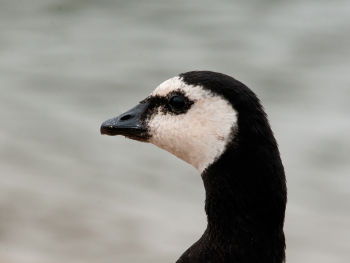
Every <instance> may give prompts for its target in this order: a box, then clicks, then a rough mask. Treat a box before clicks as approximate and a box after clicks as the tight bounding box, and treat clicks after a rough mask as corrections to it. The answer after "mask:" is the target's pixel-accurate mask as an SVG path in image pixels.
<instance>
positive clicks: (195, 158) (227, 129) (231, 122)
mask: <svg viewBox="0 0 350 263" xmlns="http://www.w3.org/2000/svg"><path fill="white" fill-rule="evenodd" d="M174 90H181V91H182V92H184V93H185V95H186V96H187V97H188V98H189V99H190V100H192V101H193V102H194V103H193V105H192V106H191V108H190V109H189V110H188V111H187V112H186V113H184V114H179V115H175V114H171V113H164V112H162V111H158V112H156V113H154V114H153V115H152V117H151V118H150V119H149V121H148V127H149V130H150V134H151V138H150V142H151V143H153V144H155V145H157V146H158V147H160V148H162V149H164V150H167V151H168V152H170V153H172V154H174V155H175V156H177V157H178V158H180V159H182V160H184V161H185V162H188V163H189V164H191V165H193V166H194V167H195V168H197V169H198V170H199V171H200V172H202V171H203V170H204V169H205V168H207V167H208V166H209V165H210V164H212V163H213V162H214V161H215V160H216V159H217V158H219V156H220V155H221V154H222V153H223V152H224V150H225V149H226V146H227V144H228V143H229V142H231V140H232V137H233V136H234V134H233V131H234V129H235V127H236V123H237V113H236V111H235V110H234V109H233V108H232V106H231V104H229V103H228V102H227V101H226V100H225V99H224V98H222V97H221V96H219V95H216V94H213V93H211V92H210V91H207V90H205V89H203V88H202V87H200V86H191V85H187V84H185V83H184V82H183V81H182V80H181V79H180V78H179V77H175V78H172V79H170V80H167V81H165V82H163V83H162V84H161V85H160V86H159V87H158V88H157V89H155V91H154V92H153V93H152V95H158V96H166V95H167V94H168V93H169V92H172V91H174Z"/></svg>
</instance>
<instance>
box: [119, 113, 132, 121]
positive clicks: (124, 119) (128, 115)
mask: <svg viewBox="0 0 350 263" xmlns="http://www.w3.org/2000/svg"><path fill="white" fill-rule="evenodd" d="M132 117H133V116H132V115H131V114H126V115H124V116H122V117H121V118H120V120H121V121H126V120H128V119H130V118H132Z"/></svg>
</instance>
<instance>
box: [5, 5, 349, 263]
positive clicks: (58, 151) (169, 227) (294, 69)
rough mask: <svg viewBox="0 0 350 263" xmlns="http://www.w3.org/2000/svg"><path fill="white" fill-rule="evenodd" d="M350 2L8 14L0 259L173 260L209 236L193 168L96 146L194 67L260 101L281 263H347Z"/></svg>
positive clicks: (39, 9)
mask: <svg viewBox="0 0 350 263" xmlns="http://www.w3.org/2000/svg"><path fill="white" fill-rule="evenodd" d="M349 47H350V1H348V0H337V1H325V0H324V1H322V0H321V1H312V0H303V1H301V0H300V1H272V0H265V1H262V0H259V1H258V0H256V1H243V0H242V1H234V2H233V1H208V0H207V1H185V0H181V1H162V0H158V1H157V0H152V1H134V0H133V1H130V0H128V1H126V0H125V1H112V0H110V1H108V0H103V1H101V0H100V1H88V0H86V1H83V0H33V1H24V0H19V1H8V0H1V1H0V173H1V175H0V211H1V212H0V262H3V263H29V262H33V263H34V262H35V263H55V262H57V263H58V262H67V263H79V262H84V263H88V262H99V263H109V262H136V263H137V262H153V263H157V262H174V261H175V260H176V259H177V258H178V256H180V254H181V253H182V252H183V251H184V250H185V249H186V248H187V247H189V245H191V244H192V243H193V242H194V241H195V240H197V239H198V238H199V237H200V235H201V234H202V231H203V230H204V229H205V224H206V221H205V215H204V209H203V202H204V190H203V187H202V182H201V179H200V176H199V175H198V174H197V172H196V171H195V170H194V169H193V168H191V167H189V166H188V165H187V164H185V163H183V162H182V161H180V160H178V159H176V158H175V157H173V156H171V155H170V154H168V153H166V152H164V151H162V150H159V149H157V148H156V147H154V146H152V145H149V144H140V143H137V142H133V141H129V140H125V139H124V138H122V137H107V136H100V134H99V126H100V123H101V122H102V121H104V120H105V119H107V118H109V117H112V116H114V115H117V114H119V113H121V112H122V111H124V110H126V109H128V108H130V107H131V106H133V105H134V104H135V103H137V102H138V101H139V100H141V99H142V98H144V97H145V96H147V95H148V94H149V93H150V92H151V91H152V90H153V89H154V88H155V87H156V86H157V85H158V84H159V83H160V82H162V81H163V80H165V79H167V78H169V77H172V76H174V75H177V74H178V73H181V72H185V71H188V70H193V69H209V70H215V71H220V72H223V73H227V74H229V75H232V76H234V77H236V78H237V79H239V80H241V81H243V82H244V83H246V84H247V85H248V86H249V87H251V88H252V89H253V90H254V91H255V92H256V93H257V94H258V95H259V96H260V98H261V99H262V102H263V104H264V105H265V108H266V111H267V113H268V114H269V117H270V121H271V124H272V127H273V129H274V132H275V135H276V137H277V139H278V141H279V145H280V150H281V154H282V158H283V161H284V165H285V168H286V172H287V177H288V188H289V201H288V209H287V214H286V216H287V218H286V235H287V260H288V262H318V263H323V262H332V263H338V262H339V263H340V262H342V263H345V262H349V260H350V205H349V202H350V173H349V172H350V162H349V154H350V139H349V134H350V121H349V115H350V106H349V98H350V70H349V69H350V53H349V52H350V51H349Z"/></svg>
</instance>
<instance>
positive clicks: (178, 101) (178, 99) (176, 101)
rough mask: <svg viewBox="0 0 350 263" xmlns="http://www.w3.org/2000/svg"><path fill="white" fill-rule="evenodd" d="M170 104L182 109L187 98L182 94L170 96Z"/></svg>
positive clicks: (176, 108)
mask: <svg viewBox="0 0 350 263" xmlns="http://www.w3.org/2000/svg"><path fill="white" fill-rule="evenodd" d="M169 104H170V106H171V107H172V108H173V109H175V110H180V109H182V108H183V107H184V106H185V99H184V97H182V96H179V95H175V96H172V97H171V98H170V101H169Z"/></svg>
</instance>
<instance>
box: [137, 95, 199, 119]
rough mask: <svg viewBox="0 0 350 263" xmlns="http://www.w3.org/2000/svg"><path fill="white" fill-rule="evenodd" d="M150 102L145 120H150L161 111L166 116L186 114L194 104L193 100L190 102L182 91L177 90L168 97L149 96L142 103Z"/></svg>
mask: <svg viewBox="0 0 350 263" xmlns="http://www.w3.org/2000/svg"><path fill="white" fill-rule="evenodd" d="M143 102H148V103H149V107H148V110H147V112H146V116H144V119H148V118H149V117H150V116H152V115H153V113H155V112H157V111H161V112H163V113H164V114H173V115H179V114H184V113H186V112H187V111H188V110H189V109H190V108H191V106H192V105H193V104H194V101H193V100H190V99H189V98H188V97H187V96H186V95H185V94H184V93H183V92H182V91H180V90H175V91H172V92H170V93H169V94H167V95H166V96H159V95H155V96H149V97H147V98H146V99H144V100H143V101H141V103H143Z"/></svg>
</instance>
